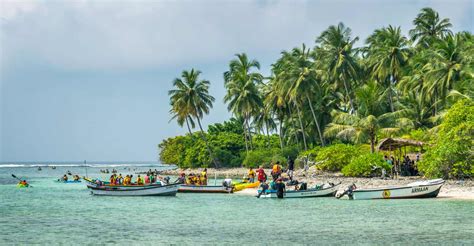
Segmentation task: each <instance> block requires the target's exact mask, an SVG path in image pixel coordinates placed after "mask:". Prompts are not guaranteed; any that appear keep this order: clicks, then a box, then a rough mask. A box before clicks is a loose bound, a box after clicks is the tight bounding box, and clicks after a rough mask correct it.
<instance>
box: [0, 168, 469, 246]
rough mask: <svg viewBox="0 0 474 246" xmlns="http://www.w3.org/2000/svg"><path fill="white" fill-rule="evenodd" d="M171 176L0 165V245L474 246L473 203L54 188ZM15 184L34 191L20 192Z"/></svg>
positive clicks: (137, 169)
mask: <svg viewBox="0 0 474 246" xmlns="http://www.w3.org/2000/svg"><path fill="white" fill-rule="evenodd" d="M40 166H41V169H42V170H41V171H40V170H38V167H40ZM52 166H56V169H52ZM169 168H175V167H174V166H167V165H161V164H159V163H153V162H140V163H137V162H134V163H131V162H129V163H123V162H120V163H119V162H114V163H112V162H107V163H89V162H88V163H87V164H84V163H3V164H0V245H30V244H37V245H117V244H118V245H170V244H172V245H202V244H206V245H226V244H230V245H276V244H279V245H349V244H350V245H360V244H366V245H367V244H368V245H386V244H390V245H474V201H472V200H453V199H443V198H436V199H414V200H373V201H372V200H371V201H351V200H337V199H335V198H305V199H257V198H256V197H254V196H249V195H239V194H238V193H236V194H189V193H185V194H182V193H178V194H177V196H176V197H98V196H93V195H91V194H90V192H89V191H88V190H87V188H86V185H85V184H84V183H77V184H64V183H59V182H56V180H57V179H58V178H60V177H61V176H62V175H64V174H65V173H66V172H67V171H70V172H72V173H73V174H79V175H80V176H84V175H86V174H87V176H89V177H93V178H102V179H107V177H108V176H109V175H110V174H103V173H101V172H100V171H101V170H105V169H109V171H112V169H116V170H117V171H118V172H119V173H122V175H126V174H135V173H138V172H143V171H146V170H149V169H152V170H154V169H157V170H165V169H169ZM12 174H14V175H16V176H17V177H21V178H24V179H26V180H28V181H29V183H30V184H31V186H32V187H31V188H17V187H16V183H17V180H16V179H14V178H12ZM212 182H213V181H210V183H212ZM214 182H216V183H220V182H221V180H216V181H214Z"/></svg>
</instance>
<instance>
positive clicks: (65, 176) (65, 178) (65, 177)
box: [62, 174, 68, 182]
mask: <svg viewBox="0 0 474 246" xmlns="http://www.w3.org/2000/svg"><path fill="white" fill-rule="evenodd" d="M62 180H63V181H65V182H66V181H67V180H68V177H67V175H66V174H64V176H63V177H62Z"/></svg>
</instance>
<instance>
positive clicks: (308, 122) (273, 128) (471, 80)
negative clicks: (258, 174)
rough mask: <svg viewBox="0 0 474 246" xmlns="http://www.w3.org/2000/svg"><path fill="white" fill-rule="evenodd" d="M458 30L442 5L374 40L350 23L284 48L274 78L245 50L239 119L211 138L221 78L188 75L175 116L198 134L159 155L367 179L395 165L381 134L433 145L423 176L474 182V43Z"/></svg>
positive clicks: (237, 90)
mask: <svg viewBox="0 0 474 246" xmlns="http://www.w3.org/2000/svg"><path fill="white" fill-rule="evenodd" d="M451 28H452V24H451V23H450V21H449V19H448V18H442V17H440V16H439V14H438V13H437V12H436V11H435V10H433V9H431V8H423V9H422V10H421V11H420V13H419V14H418V15H417V16H416V17H415V19H414V21H413V27H412V29H411V30H402V29H401V28H400V27H397V26H391V25H389V26H385V27H380V28H379V29H376V30H374V32H373V33H372V34H371V35H369V36H368V37H367V38H366V40H365V41H364V42H361V41H360V39H359V37H356V36H354V35H353V34H352V31H351V29H350V28H349V27H348V26H346V25H345V24H344V23H339V24H337V25H332V26H329V27H328V28H327V29H326V30H324V31H323V32H322V33H321V34H320V35H319V36H317V37H315V43H314V44H313V46H312V47H311V46H308V45H306V44H303V45H300V46H298V47H295V48H293V49H291V50H286V51H282V52H281V55H280V57H279V58H278V59H277V60H276V61H275V62H274V63H273V64H272V65H271V73H270V74H268V75H264V74H262V72H261V71H260V69H261V66H260V63H259V62H258V61H257V60H256V59H254V58H252V57H249V56H248V55H247V54H245V53H240V54H236V55H235V57H234V58H233V59H231V61H230V62H229V65H228V70H227V71H225V72H224V73H223V79H224V87H225V88H226V94H225V96H224V97H223V101H224V103H226V104H227V106H228V110H229V112H231V113H232V115H233V118H231V119H230V120H228V121H226V122H223V123H216V124H213V125H209V126H208V129H207V131H204V129H203V127H202V123H201V120H202V118H203V117H204V116H205V115H206V114H208V113H209V111H210V109H211V108H212V105H213V102H214V97H212V96H211V95H210V94H209V86H210V82H209V81H207V80H204V79H200V72H199V71H197V70H195V69H191V70H185V71H183V73H182V74H181V76H180V77H179V78H176V79H175V80H174V81H173V86H174V88H173V89H172V90H170V92H169V95H170V106H171V110H170V114H171V119H172V120H176V122H177V123H178V124H179V125H180V126H186V128H187V131H188V132H189V133H188V134H186V135H185V136H177V137H173V138H169V139H166V140H163V142H162V143H160V144H159V151H160V159H161V161H162V162H164V163H173V164H177V165H179V166H180V167H207V166H215V167H235V166H258V165H269V163H271V162H275V161H280V162H281V163H285V162H286V160H287V159H288V158H297V157H303V156H304V157H306V158H308V160H310V161H314V162H315V163H317V168H319V169H322V170H327V171H341V170H342V173H343V174H344V175H348V176H367V175H369V174H370V173H371V171H372V170H374V168H375V169H376V168H377V167H378V168H383V167H384V163H383V161H382V158H381V156H383V155H381V154H376V153H375V152H376V145H377V143H378V142H379V141H380V140H381V139H382V138H386V137H410V138H414V139H417V140H420V141H425V142H429V143H430V144H429V145H428V147H427V148H425V149H424V151H426V153H425V154H424V157H423V161H422V162H421V163H420V165H419V171H420V172H421V173H422V174H424V175H426V176H429V177H452V178H466V177H472V176H473V175H474V172H473V170H474V169H473V163H472V159H473V135H474V133H473V121H474V116H473V115H474V112H473V110H472V107H473V106H472V105H473V100H474V55H473V54H474V37H473V35H472V34H471V33H470V32H466V31H464V32H457V33H455V32H453V30H452V29H451ZM406 34H408V35H406ZM196 123H197V126H198V127H199V129H198V131H197V132H193V129H195V127H196ZM364 160H370V162H368V161H364Z"/></svg>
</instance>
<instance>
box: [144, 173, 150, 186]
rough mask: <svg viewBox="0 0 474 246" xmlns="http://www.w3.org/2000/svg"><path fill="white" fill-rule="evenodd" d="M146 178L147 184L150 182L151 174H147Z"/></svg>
mask: <svg viewBox="0 0 474 246" xmlns="http://www.w3.org/2000/svg"><path fill="white" fill-rule="evenodd" d="M144 179H145V184H149V183H150V176H148V174H145V176H144Z"/></svg>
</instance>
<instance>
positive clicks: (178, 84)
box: [168, 69, 218, 168]
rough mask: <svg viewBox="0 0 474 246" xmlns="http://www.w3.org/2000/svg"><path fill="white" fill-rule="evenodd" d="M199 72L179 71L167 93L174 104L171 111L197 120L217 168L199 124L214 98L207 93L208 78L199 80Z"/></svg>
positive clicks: (210, 153) (192, 70)
mask: <svg viewBox="0 0 474 246" xmlns="http://www.w3.org/2000/svg"><path fill="white" fill-rule="evenodd" d="M200 74H201V71H199V70H194V69H191V71H186V70H184V71H183V72H182V73H181V78H176V79H174V81H173V87H174V88H175V89H172V90H170V91H168V95H169V96H170V104H171V105H173V106H175V108H172V110H173V112H174V111H178V112H180V113H179V115H180V116H179V117H182V116H181V115H186V114H187V115H189V116H191V117H193V118H194V119H196V120H197V123H198V125H199V129H200V130H201V137H202V139H203V140H204V142H205V143H206V147H207V150H208V152H209V156H210V158H211V160H212V162H213V163H214V165H215V167H216V168H217V167H218V166H217V162H216V160H215V159H214V157H213V155H212V151H211V148H210V147H209V143H208V141H207V139H206V136H205V135H204V130H203V128H202V124H201V119H202V118H203V116H204V114H208V113H209V109H210V108H212V103H213V102H214V100H215V99H214V97H212V96H211V95H210V94H209V85H210V82H209V81H208V80H200V79H199V75H200ZM178 107H179V109H178Z"/></svg>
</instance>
